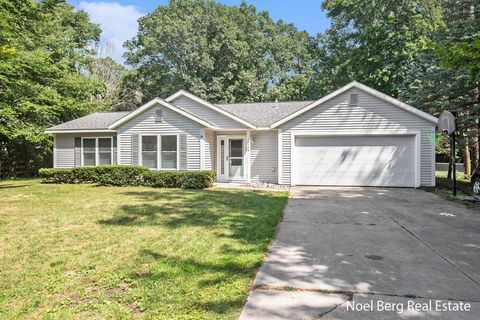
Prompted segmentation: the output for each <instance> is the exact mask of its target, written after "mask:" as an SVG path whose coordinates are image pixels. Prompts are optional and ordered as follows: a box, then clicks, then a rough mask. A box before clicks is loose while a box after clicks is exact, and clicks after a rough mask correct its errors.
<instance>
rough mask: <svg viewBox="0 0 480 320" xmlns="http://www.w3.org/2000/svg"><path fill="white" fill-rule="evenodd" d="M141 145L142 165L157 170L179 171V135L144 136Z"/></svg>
mask: <svg viewBox="0 0 480 320" xmlns="http://www.w3.org/2000/svg"><path fill="white" fill-rule="evenodd" d="M140 144H141V145H140V150H141V155H140V159H141V162H140V165H142V166H144V167H147V168H150V169H155V170H177V169H178V136H177V135H144V136H141V139H140Z"/></svg>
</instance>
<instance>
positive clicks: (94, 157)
mask: <svg viewBox="0 0 480 320" xmlns="http://www.w3.org/2000/svg"><path fill="white" fill-rule="evenodd" d="M112 147H113V145H112V138H111V137H105V138H83V139H82V165H83V166H98V165H103V164H112V154H113V152H112Z"/></svg>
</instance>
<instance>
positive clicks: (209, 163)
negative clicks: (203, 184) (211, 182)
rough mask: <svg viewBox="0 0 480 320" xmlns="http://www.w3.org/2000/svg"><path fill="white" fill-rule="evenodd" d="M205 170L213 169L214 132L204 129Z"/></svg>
mask: <svg viewBox="0 0 480 320" xmlns="http://www.w3.org/2000/svg"><path fill="white" fill-rule="evenodd" d="M205 170H215V134H214V133H213V131H212V130H208V129H206V130H205Z"/></svg>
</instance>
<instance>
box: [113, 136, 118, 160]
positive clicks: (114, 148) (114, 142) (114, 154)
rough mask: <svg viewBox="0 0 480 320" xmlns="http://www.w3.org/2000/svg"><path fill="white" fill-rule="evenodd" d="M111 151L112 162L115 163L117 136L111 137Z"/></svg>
mask: <svg viewBox="0 0 480 320" xmlns="http://www.w3.org/2000/svg"><path fill="white" fill-rule="evenodd" d="M112 152H113V154H112V156H113V161H112V164H117V136H113V139H112Z"/></svg>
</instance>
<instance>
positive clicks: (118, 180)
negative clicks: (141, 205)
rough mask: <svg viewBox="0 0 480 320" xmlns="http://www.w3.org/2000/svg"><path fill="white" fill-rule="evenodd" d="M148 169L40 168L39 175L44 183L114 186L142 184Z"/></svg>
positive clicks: (116, 167) (132, 167) (138, 167)
mask: <svg viewBox="0 0 480 320" xmlns="http://www.w3.org/2000/svg"><path fill="white" fill-rule="evenodd" d="M148 172H149V170H148V169H147V168H145V167H140V166H115V165H114V166H112V165H105V166H96V167H76V168H71V169H52V168H42V169H40V170H39V172H38V173H39V175H40V177H41V178H42V179H43V182H46V183H98V184H102V185H115V186H137V185H142V184H143V175H144V174H146V173H148Z"/></svg>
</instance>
